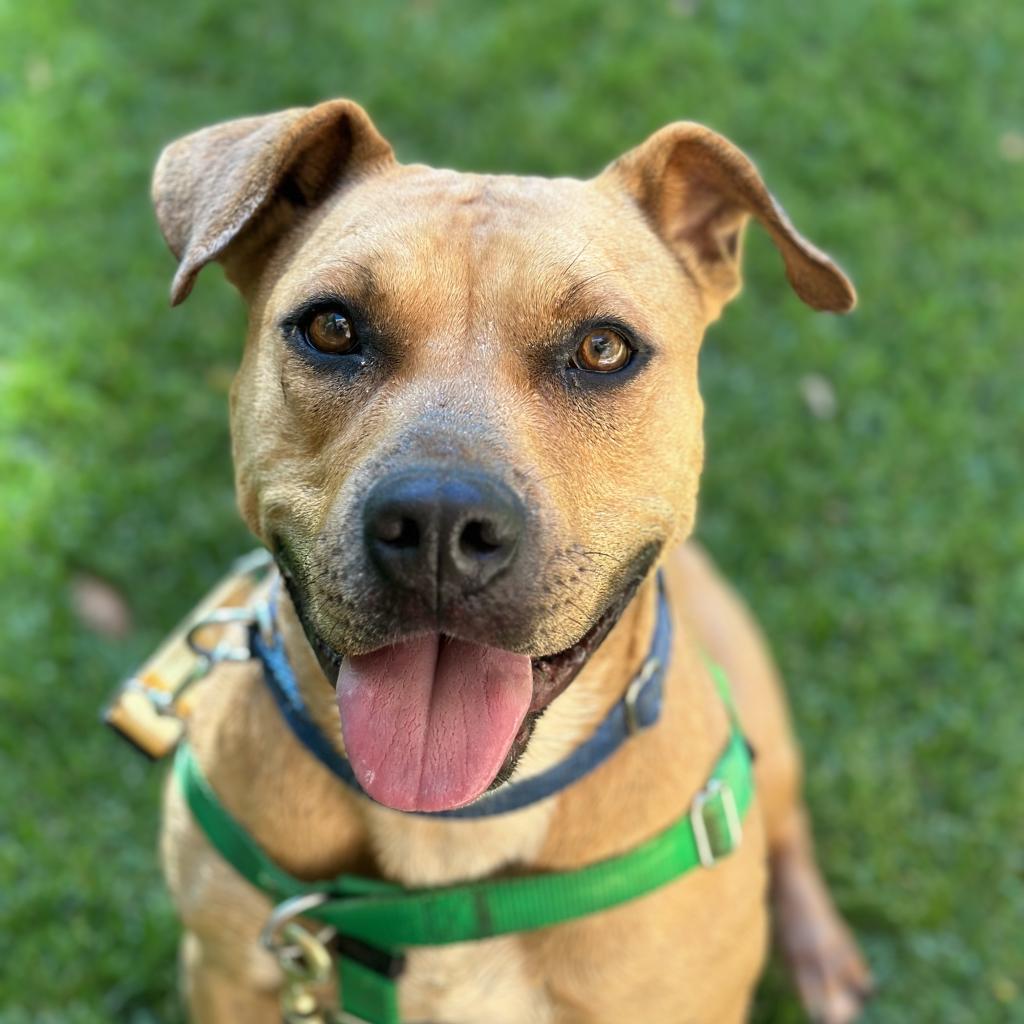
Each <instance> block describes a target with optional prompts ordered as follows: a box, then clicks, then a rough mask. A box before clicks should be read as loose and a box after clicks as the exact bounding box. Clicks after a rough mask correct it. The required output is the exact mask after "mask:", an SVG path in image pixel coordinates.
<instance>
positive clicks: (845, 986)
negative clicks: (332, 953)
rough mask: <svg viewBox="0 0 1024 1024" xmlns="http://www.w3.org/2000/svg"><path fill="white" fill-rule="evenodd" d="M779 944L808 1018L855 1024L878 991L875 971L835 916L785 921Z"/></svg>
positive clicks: (826, 1023)
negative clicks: (875, 983)
mask: <svg viewBox="0 0 1024 1024" xmlns="http://www.w3.org/2000/svg"><path fill="white" fill-rule="evenodd" d="M779 925H780V927H779V945H780V946H781V948H782V953H783V956H784V957H785V959H786V962H787V963H788V965H789V971H790V974H791V976H792V978H793V982H794V984H795V985H796V989H797V992H798V993H799V995H800V1001H801V1002H802V1003H803V1005H804V1008H805V1009H806V1010H807V1015H808V1017H810V1019H811V1020H812V1021H814V1022H815V1024H850V1022H852V1021H855V1020H857V1018H858V1017H859V1016H860V1013H861V1010H862V1009H863V1008H864V1004H865V1003H866V1002H867V1000H868V999H869V998H870V997H871V995H872V992H873V991H874V982H873V980H872V978H871V971H870V969H869V968H868V965H867V963H866V962H865V960H864V957H863V956H862V955H861V952H860V950H859V949H858V948H857V943H856V941H855V940H854V938H853V936H852V935H851V934H850V932H849V931H848V930H847V928H846V925H845V924H843V922H842V921H841V920H840V919H839V918H838V917H837V916H834V914H829V915H828V916H827V917H824V918H821V917H819V918H818V919H816V920H815V919H810V920H808V919H806V918H804V919H803V920H801V921H799V922H794V921H792V920H789V921H788V922H787V921H780V922H779Z"/></svg>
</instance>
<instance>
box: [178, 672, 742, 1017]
mask: <svg viewBox="0 0 1024 1024" xmlns="http://www.w3.org/2000/svg"><path fill="white" fill-rule="evenodd" d="M713 674H714V676H715V681H716V684H717V685H718V687H719V690H720V692H722V695H723V699H725V701H726V706H727V708H728V709H729V711H730V720H731V733H730V738H729V742H728V744H727V746H726V749H725V751H724V752H723V754H722V755H721V757H720V758H719V760H718V762H717V764H716V765H715V767H714V770H713V771H712V773H711V776H710V778H709V779H708V782H707V784H706V785H705V787H704V788H703V789H702V790H701V792H700V793H699V794H698V795H697V797H696V798H695V799H694V801H693V804H692V805H691V808H690V809H689V811H687V812H686V813H685V814H684V815H683V816H682V817H680V818H679V819H678V820H677V821H675V822H674V823H673V824H672V825H670V826H669V827H668V828H667V829H665V830H664V831H662V832H661V833H659V834H657V835H655V836H653V837H652V838H651V839H648V840H647V841H645V842H643V843H641V844H640V845H639V846H637V847H634V848H633V849H632V850H629V851H627V852H626V853H623V854H620V855H618V856H616V857H610V858H608V859H607V860H603V861H599V862H597V863H595V864H591V865H587V866H586V867H582V868H578V869H576V870H573V871H557V872H549V873H546V874H537V875H530V876H526V877H521V878H505V879H497V880H486V881H478V882H470V883H466V884H462V885H452V886H444V887H440V888H434V889H404V888H402V887H401V886H396V885H393V884H391V883H387V882H381V881H378V880H373V879H366V878H360V877H358V876H354V875H341V876H339V877H337V878H334V879H331V880H327V881H322V882H303V881H300V880H299V879H296V878H294V877H292V876H291V875H289V874H287V873H286V872H284V871H282V870H281V869H280V868H279V867H278V866H277V865H276V864H274V863H273V862H272V861H271V860H270V858H269V857H267V855H266V854H265V853H264V852H263V850H262V849H261V848H260V847H259V846H258V845H257V844H256V842H255V840H254V839H253V838H252V837H251V836H250V835H249V834H248V832H246V831H245V829H244V828H243V827H242V826H241V825H240V824H239V823H238V822H236V821H235V820H234V818H232V817H231V815H230V814H229V813H228V811H227V810H226V809H225V808H224V806H223V805H222V804H221V803H220V801H219V800H218V798H217V796H216V794H215V793H214V792H213V790H212V788H211V787H210V785H209V783H208V782H207V780H206V779H205V777H204V776H203V773H202V770H201V769H200V767H199V764H198V763H197V761H196V759H195V757H194V755H193V754H192V751H191V750H190V748H189V747H188V746H187V744H182V746H181V747H179V749H178V753H177V757H176V760H175V774H176V778H177V782H178V784H179V786H180V787H181V790H182V792H183V794H184V796H185V799H186V802H187V804H188V806H189V809H190V811H191V812H192V815H193V817H194V818H195V820H196V822H197V824H198V825H199V827H200V828H201V829H202V830H203V832H204V833H205V835H206V837H207V839H209V841H210V843H211V844H212V845H213V847H214V848H215V849H216V850H217V851H218V853H219V854H220V855H221V856H222V857H223V858H224V859H225V860H226V861H227V862H228V863H229V864H231V865H232V866H233V867H234V868H235V869H236V870H237V871H238V872H239V873H240V874H241V875H242V876H243V877H244V878H245V879H246V880H247V881H249V882H250V883H251V884H252V885H254V886H255V887H256V888H258V889H260V890H261V891H262V892H264V893H265V894H266V895H267V896H268V897H270V899H271V900H273V901H274V902H280V901H283V900H289V899H294V898H296V897H300V896H308V895H310V894H321V896H322V900H321V901H320V902H319V903H318V905H316V906H313V907H312V909H309V910H305V911H304V912H303V916H304V917H306V918H311V919H314V920H317V921H319V922H322V923H324V924H326V925H329V926H330V927H331V928H333V929H334V930H335V931H336V932H337V933H338V936H339V939H338V943H337V948H338V951H339V953H340V955H339V957H338V969H339V977H340V986H341V998H342V1005H343V1016H342V1017H341V1020H343V1021H347V1022H351V1024H357V1022H365V1024H400V1019H399V1016H398V1009H397V994H396V984H395V978H396V976H397V974H398V973H400V970H401V965H402V957H401V950H403V949H404V948H407V947H415V946H440V945H447V944H450V943H456V942H469V941H473V940H477V939H485V938H490V937H492V936H496V935H507V934H510V933H514V932H524V931H533V930H535V929H539V928H547V927H550V926H552V925H557V924H561V923H564V922H566V921H572V920H575V919H577V918H580V917H585V916H587V915H589V914H594V913H597V912H599V911H601V910H606V909H609V908H610V907H614V906H617V905H619V904H621V903H625V902H627V901H629V900H632V899H635V898H637V897H639V896H642V895H644V894H645V893H649V892H651V891H653V890H655V889H657V888H659V887H661V886H663V885H665V884H667V883H668V882H671V881H673V880H674V879H676V878H679V877H680V876H682V875H684V874H686V873H687V872H689V871H691V870H693V869H694V868H696V867H698V866H700V865H703V866H704V867H711V866H712V865H714V864H715V863H716V861H718V860H719V859H721V858H722V857H724V856H726V855H727V854H729V853H731V852H732V850H733V849H735V847H736V846H737V844H738V843H739V840H740V833H741V827H740V822H741V819H742V818H743V817H744V815H745V814H746V811H747V809H748V807H749V806H750V803H751V801H752V799H753V773H752V766H751V755H750V749H749V747H748V746H747V743H746V740H745V739H744V737H743V735H742V733H741V732H740V729H739V724H738V722H737V721H736V717H735V713H734V712H733V710H732V705H731V701H730V700H729V698H728V690H727V687H726V685H725V680H724V677H723V675H722V673H721V671H720V670H718V669H717V668H715V669H714V671H713Z"/></svg>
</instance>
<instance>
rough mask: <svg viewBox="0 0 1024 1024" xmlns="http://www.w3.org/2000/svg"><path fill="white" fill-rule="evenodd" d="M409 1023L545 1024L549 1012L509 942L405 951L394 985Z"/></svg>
mask: <svg viewBox="0 0 1024 1024" xmlns="http://www.w3.org/2000/svg"><path fill="white" fill-rule="evenodd" d="M399 1003H400V1006H401V1011H402V1020H406V1021H410V1022H412V1024H483V1022H485V1021H486V1022H487V1024H548V1022H550V1021H551V1020H553V1008H552V1006H551V1003H550V1000H549V999H548V997H547V993H546V991H545V990H544V988H543V986H541V985H538V984H536V982H535V981H533V980H531V978H530V977H529V975H528V972H527V966H526V960H525V957H524V956H523V953H522V950H521V949H520V946H519V943H518V941H517V940H516V939H515V938H497V939H488V940H487V941H483V942H472V943H464V944H460V945H457V946H448V947H445V948H434V949H422V950H415V951H413V952H412V953H410V955H409V957H408V961H407V965H406V970H405V972H404V974H403V976H402V980H401V983H400V985H399Z"/></svg>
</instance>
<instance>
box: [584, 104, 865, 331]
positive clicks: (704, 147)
mask: <svg viewBox="0 0 1024 1024" xmlns="http://www.w3.org/2000/svg"><path fill="white" fill-rule="evenodd" d="M608 177H611V178H612V179H614V180H615V182H616V184H618V185H619V186H620V187H625V189H626V191H627V192H628V193H629V194H630V195H631V196H632V197H633V199H634V200H635V201H636V203H637V204H638V205H639V207H640V209H641V210H642V211H643V213H644V215H645V216H646V218H647V220H648V222H649V223H650V224H651V226H652V227H653V228H654V230H655V231H656V232H657V233H658V235H659V236H660V237H661V238H662V240H663V241H664V242H665V244H666V245H667V246H668V247H669V249H671V250H672V251H673V252H674V253H675V254H676V256H677V257H678V258H679V259H680V261H681V262H682V263H683V265H684V266H685V267H687V268H688V269H689V270H690V271H691V273H692V274H693V275H694V276H695V277H696V279H697V282H698V284H699V286H700V287H701V291H702V293H703V297H704V301H705V305H706V307H707V316H708V320H709V321H711V320H715V319H717V317H718V315H719V314H720V313H721V310H722V307H723V306H724V305H725V304H726V302H728V301H729V299H731V298H732V297H733V296H734V295H736V293H737V292H738V291H739V290H740V284H741V276H740V257H741V249H742V241H743V229H744V227H745V226H746V222H747V220H748V219H749V217H750V216H751V215H753V216H754V217H756V218H757V219H758V220H759V221H760V222H761V224H762V225H763V226H764V227H765V229H766V230H767V231H768V233H769V234H770V235H771V237H772V239H773V240H774V242H775V244H776V246H778V248H779V251H780V252H781V253H782V258H783V260H784V261H785V264H786V276H787V277H788V278H789V281H790V284H792V286H793V290H794V291H795V292H796V293H797V295H799V296H800V298H801V299H803V300H804V302H806V303H807V305H809V306H811V307H813V308H814V309H823V310H830V311H831V312H834V313H846V312H848V311H849V310H851V309H853V307H854V305H855V304H856V301H857V295H856V292H855V291H854V288H853V284H852V283H851V282H850V281H849V279H848V278H847V277H846V275H845V274H844V273H843V272H842V271H841V270H840V269H839V267H837V266H836V265H835V263H833V262H832V260H830V259H829V258H828V256H826V255H825V253H823V252H822V251H821V250H820V249H817V248H816V247H815V246H813V245H812V244H811V243H810V242H808V241H807V239H806V238H804V237H803V236H802V235H801V234H800V233H799V232H798V231H797V230H796V228H794V227H793V225H792V224H791V223H790V222H789V218H788V217H787V216H786V213H785V211H784V210H783V209H782V207H781V206H780V205H779V204H778V202H776V200H775V198H774V197H773V196H772V195H771V193H770V192H769V191H768V189H767V188H765V184H764V182H763V181H762V180H761V175H760V174H759V173H758V171H757V168H756V167H755V166H754V164H753V163H752V162H751V161H750V159H749V158H748V157H747V156H746V155H745V154H743V153H742V152H741V151H740V150H739V149H737V147H736V146H734V145H733V144H732V143H731V142H729V141H728V140H727V139H725V138H723V137H722V136H721V135H719V134H717V133H716V132H713V131H712V130H711V129H710V128H705V127H704V126H703V125H700V124H695V123H693V122H690V121H678V122H676V123H675V124H670V125H667V126H666V127H664V128H662V129H661V130H660V131H657V132H655V133H654V134H653V135H652V136H650V138H648V139H647V140H646V142H643V143H641V144H640V145H639V146H637V147H636V148H635V149H632V150H630V151H629V152H628V153H626V154H625V155H623V156H621V157H620V158H619V159H618V160H616V161H615V162H614V163H613V164H612V165H611V166H610V167H608V168H607V170H605V172H604V174H603V175H602V178H608Z"/></svg>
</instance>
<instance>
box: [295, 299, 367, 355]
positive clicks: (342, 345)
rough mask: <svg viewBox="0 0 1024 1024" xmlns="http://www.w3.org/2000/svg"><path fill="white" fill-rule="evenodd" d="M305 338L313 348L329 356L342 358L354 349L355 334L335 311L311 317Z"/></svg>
mask: <svg viewBox="0 0 1024 1024" xmlns="http://www.w3.org/2000/svg"><path fill="white" fill-rule="evenodd" d="M306 337H307V338H308V339H309V343H310V344H311V345H312V346H313V348H315V349H318V350H319V351H320V352H326V353H328V354H329V355H335V356H343V355H345V353H346V352H353V351H354V350H355V348H356V332H355V331H354V330H353V329H352V323H351V321H350V320H349V318H348V317H347V316H345V314H344V313H340V312H338V310H336V309H329V310H326V311H325V312H323V313H318V314H317V315H316V316H315V317H313V319H312V320H311V321H310V323H309V326H308V327H307V328H306Z"/></svg>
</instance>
